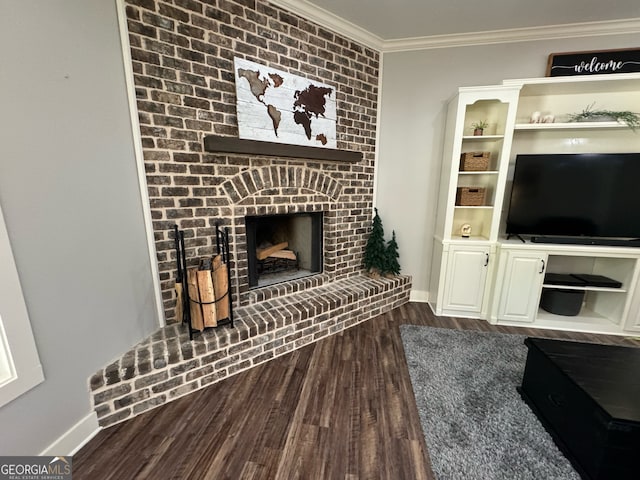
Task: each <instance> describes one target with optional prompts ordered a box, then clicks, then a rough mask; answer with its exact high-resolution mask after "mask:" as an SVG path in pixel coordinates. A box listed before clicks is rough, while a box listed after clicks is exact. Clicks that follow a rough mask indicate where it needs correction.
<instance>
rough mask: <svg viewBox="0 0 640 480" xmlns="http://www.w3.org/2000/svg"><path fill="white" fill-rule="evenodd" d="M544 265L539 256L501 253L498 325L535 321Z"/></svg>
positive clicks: (544, 257) (508, 252)
mask: <svg viewBox="0 0 640 480" xmlns="http://www.w3.org/2000/svg"><path fill="white" fill-rule="evenodd" d="M546 261H547V256H546V254H544V253H542V252H522V251H509V250H506V251H502V252H501V254H500V267H499V271H498V279H499V280H498V282H500V285H499V287H498V291H499V292H500V298H499V303H498V322H499V321H500V320H508V321H514V322H533V321H534V320H535V318H536V312H537V311H538V303H539V302H540V292H541V290H542V283H543V281H544V271H545V267H546Z"/></svg>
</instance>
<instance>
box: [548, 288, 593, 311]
mask: <svg viewBox="0 0 640 480" xmlns="http://www.w3.org/2000/svg"><path fill="white" fill-rule="evenodd" d="M583 300H584V291H583V290H561V289H558V288H543V289H542V297H541V298H540V306H541V307H542V308H543V309H544V310H546V311H547V312H549V313H554V314H556V315H567V316H573V315H578V313H580V308H582V301H583Z"/></svg>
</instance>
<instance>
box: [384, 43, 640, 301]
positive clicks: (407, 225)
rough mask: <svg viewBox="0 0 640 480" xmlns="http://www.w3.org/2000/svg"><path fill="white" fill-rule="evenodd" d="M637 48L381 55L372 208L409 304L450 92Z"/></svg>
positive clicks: (427, 232) (424, 267)
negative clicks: (569, 57) (405, 281)
mask: <svg viewBox="0 0 640 480" xmlns="http://www.w3.org/2000/svg"><path fill="white" fill-rule="evenodd" d="M637 43H638V36H637V35H618V36H599V37H590V38H579V39H570V40H545V41H536V42H522V43H513V44H502V45H485V46H475V47H460V48H445V49H434V50H421V51H413V52H400V53H386V54H384V58H383V74H382V101H381V114H380V143H379V158H378V165H377V166H378V184H377V191H376V205H377V207H378V209H379V212H380V215H381V217H382V219H383V222H384V228H385V232H386V233H387V236H390V234H391V231H392V230H394V229H395V231H396V235H397V238H398V244H399V247H400V264H401V266H402V273H406V274H410V275H412V276H413V292H412V294H413V297H412V298H415V299H424V300H426V293H427V292H428V291H429V272H430V269H431V250H432V243H433V231H434V221H435V212H436V199H437V188H438V178H439V175H440V162H441V157H442V141H443V135H444V131H443V127H444V121H445V114H444V113H445V105H446V103H447V101H448V100H449V99H450V98H451V97H452V96H453V95H454V94H455V93H456V91H457V88H458V87H461V86H475V85H495V84H499V83H501V82H502V80H504V79H509V78H532V77H544V75H545V70H546V64H547V57H548V55H549V54H550V53H554V52H571V51H582V50H605V49H610V48H632V47H637Z"/></svg>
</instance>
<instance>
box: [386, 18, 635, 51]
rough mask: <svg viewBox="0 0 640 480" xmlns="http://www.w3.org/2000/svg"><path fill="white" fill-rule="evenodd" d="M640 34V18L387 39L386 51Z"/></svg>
mask: <svg viewBox="0 0 640 480" xmlns="http://www.w3.org/2000/svg"><path fill="white" fill-rule="evenodd" d="M630 33H640V18H631V19H626V20H611V21H602V22H586V23H571V24H565V25H550V26H547V27H529V28H513V29H507V30H491V31H486V32H472V33H461V34H452V35H432V36H427V37H415V38H404V39H397V40H384V41H383V46H382V51H383V52H385V53H386V52H402V51H409V50H427V49H433V48H450V47H467V46H474V45H490V44H496V43H514V42H531V41H536V40H555V39H560V38H576V37H595V36H600V35H624V34H630Z"/></svg>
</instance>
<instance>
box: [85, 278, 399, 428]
mask: <svg viewBox="0 0 640 480" xmlns="http://www.w3.org/2000/svg"><path fill="white" fill-rule="evenodd" d="M274 287H277V286H274ZM410 289H411V279H410V277H407V276H398V277H395V278H393V279H385V278H381V279H371V278H368V277H365V276H354V277H350V278H347V279H344V280H340V281H335V282H332V283H330V284H327V285H323V286H318V287H315V288H307V289H306V290H304V291H301V292H298V293H292V294H288V295H284V296H279V297H276V298H272V299H271V300H265V301H262V302H259V303H254V304H252V305H248V306H244V307H240V308H238V309H236V311H235V328H228V327H220V328H215V329H209V330H205V331H204V332H203V333H202V334H196V335H195V336H194V339H193V340H192V341H190V340H189V334H188V331H187V328H186V327H185V326H184V325H177V324H174V325H169V326H167V327H165V328H162V329H160V330H159V331H158V332H156V333H155V334H153V335H152V336H150V337H148V338H147V339H145V340H144V341H142V342H141V343H140V344H138V345H136V346H135V347H134V348H133V349H131V350H130V351H129V352H127V353H125V354H124V355H123V356H122V357H121V358H119V359H118V360H116V361H114V362H113V363H111V364H110V365H108V366H107V367H106V368H104V369H102V370H100V371H98V372H97V373H96V374H95V375H93V377H91V379H90V389H91V391H92V397H93V402H94V406H95V410H96V413H97V415H98V419H99V423H100V425H101V426H109V425H113V424H115V423H118V422H121V421H123V420H126V419H129V418H131V417H133V416H135V415H138V414H140V413H142V412H145V411H147V410H149V409H151V408H154V407H157V406H159V405H162V404H164V403H167V402H169V401H171V400H175V399H176V398H179V397H182V396H184V395H187V394H189V393H191V392H194V391H195V390H199V389H201V388H204V387H206V386H208V385H210V384H212V383H215V382H218V381H220V380H222V379H224V378H226V377H229V376H231V375H234V374H236V373H238V372H241V371H243V370H246V369H248V368H251V367H253V366H255V365H258V364H260V363H263V362H266V361H268V360H271V359H273V358H275V357H278V356H280V355H284V354H287V353H289V352H291V351H293V350H295V349H298V348H301V347H303V346H305V345H307V344H309V343H311V342H315V341H317V340H319V339H321V338H323V337H326V336H328V335H332V334H335V333H337V332H340V331H341V330H344V329H346V328H348V327H351V326H353V325H356V324H358V323H360V322H363V321H365V320H368V319H371V318H373V317H375V316H377V315H380V314H381V313H385V312H387V311H390V310H392V309H393V308H396V307H398V306H400V305H402V304H404V303H406V302H408V300H409V290H410Z"/></svg>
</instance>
